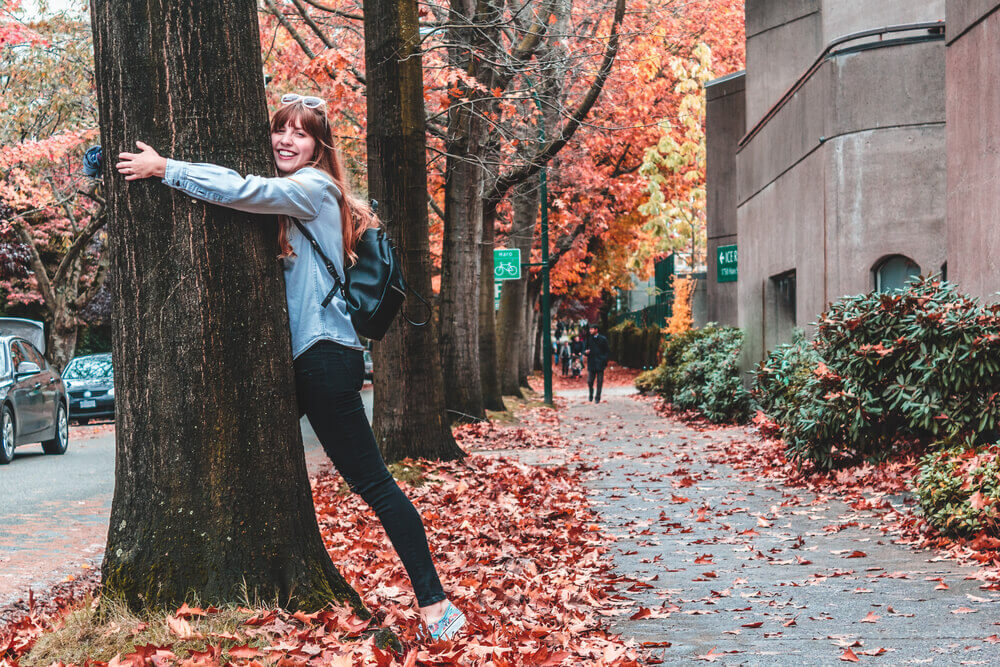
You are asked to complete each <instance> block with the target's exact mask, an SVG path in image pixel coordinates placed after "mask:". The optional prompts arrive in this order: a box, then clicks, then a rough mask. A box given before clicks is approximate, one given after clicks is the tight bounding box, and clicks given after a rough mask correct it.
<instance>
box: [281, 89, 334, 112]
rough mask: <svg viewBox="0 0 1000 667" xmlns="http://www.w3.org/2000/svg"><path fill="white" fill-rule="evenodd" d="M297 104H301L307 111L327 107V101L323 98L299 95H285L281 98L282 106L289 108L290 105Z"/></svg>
mask: <svg viewBox="0 0 1000 667" xmlns="http://www.w3.org/2000/svg"><path fill="white" fill-rule="evenodd" d="M296 102H301V103H302V106H304V107H305V108H307V109H316V108H318V107H323V106H326V100H324V99H323V98H321V97H313V96H311V95H299V94H298V93H285V94H284V95H282V96H281V105H282V106H287V105H289V104H295V103H296Z"/></svg>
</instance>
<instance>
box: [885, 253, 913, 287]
mask: <svg viewBox="0 0 1000 667" xmlns="http://www.w3.org/2000/svg"><path fill="white" fill-rule="evenodd" d="M874 273H875V291H876V292H894V291H896V290H901V289H904V288H905V287H906V283H907V282H908V281H909V280H910V278H914V277H916V276H919V275H920V267H919V266H917V263H916V262H914V261H913V260H912V259H910V258H909V257H904V256H903V255H892V256H891V257H886V258H885V259H883V260H882V261H881V262H880V263H879V264H877V265H876V266H875V271H874Z"/></svg>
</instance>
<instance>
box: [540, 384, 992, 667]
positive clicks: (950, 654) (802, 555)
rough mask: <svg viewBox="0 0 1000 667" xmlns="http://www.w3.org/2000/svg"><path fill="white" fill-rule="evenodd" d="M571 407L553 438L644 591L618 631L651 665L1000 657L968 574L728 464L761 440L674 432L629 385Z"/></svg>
mask: <svg viewBox="0 0 1000 667" xmlns="http://www.w3.org/2000/svg"><path fill="white" fill-rule="evenodd" d="M566 400H567V404H566V407H565V409H564V411H563V412H562V415H561V420H560V422H561V423H560V428H561V429H562V432H563V434H564V435H565V436H566V437H567V438H570V439H572V440H574V441H575V443H576V444H577V445H578V446H579V447H580V448H581V450H583V451H585V452H588V455H587V458H589V459H590V460H591V462H592V463H593V464H594V465H595V466H596V469H595V470H594V471H593V472H592V473H591V474H590V479H589V481H588V482H587V484H588V487H589V488H590V490H591V503H592V505H593V506H594V507H595V509H596V510H597V511H598V513H599V514H600V515H601V517H602V520H603V522H604V523H605V525H606V526H607V528H608V530H610V531H611V532H612V533H614V534H615V535H616V537H617V538H618V541H617V544H616V547H615V560H616V567H617V569H618V573H619V574H621V575H624V576H626V577H634V578H636V579H640V580H642V581H644V582H645V583H643V584H638V585H633V586H631V587H630V589H629V593H628V594H629V595H630V596H633V597H635V598H637V599H638V601H639V604H640V608H639V609H637V610H636V611H634V612H632V613H631V614H628V615H622V616H618V617H617V619H616V623H615V625H614V628H613V629H614V630H615V631H617V632H621V633H623V634H624V635H625V636H632V637H635V638H636V639H637V640H639V641H640V642H644V643H646V644H647V649H646V650H647V653H648V655H647V662H650V663H653V662H655V661H656V660H657V659H662V660H663V661H664V662H667V663H686V662H690V661H692V660H695V659H697V658H699V657H700V658H703V659H705V660H713V661H718V662H721V663H723V664H747V663H749V664H789V665H791V664H803V663H804V664H839V661H840V660H848V661H853V660H855V659H857V660H860V661H862V662H875V663H880V664H905V663H917V662H927V661H928V660H933V662H934V663H936V664H951V663H958V662H960V661H963V660H971V661H974V662H975V661H982V662H984V663H992V662H996V661H997V660H998V659H1000V650H998V648H997V646H996V645H995V644H996V643H997V642H1000V636H998V635H997V633H998V631H1000V627H998V626H996V625H994V624H993V621H994V620H996V617H997V614H996V611H997V609H998V608H1000V607H998V606H997V605H998V603H1000V596H998V594H997V593H995V592H992V591H985V590H981V588H980V584H981V583H982V582H981V581H979V580H977V579H975V578H974V577H976V576H977V570H976V569H975V568H973V567H965V566H962V565H960V564H958V563H956V562H955V561H952V560H946V559H943V558H941V557H940V555H939V554H938V553H935V552H931V551H926V552H917V551H913V550H910V549H908V548H906V547H903V546H900V545H898V544H894V543H892V541H891V539H892V538H891V536H887V535H885V534H883V533H882V531H880V530H879V527H878V525H877V524H878V517H877V515H876V514H874V513H873V512H872V511H871V510H868V509H864V508H865V507H867V505H865V504H864V503H855V504H856V505H857V508H852V507H850V506H848V505H847V504H845V503H843V502H840V501H839V500H837V499H836V498H834V497H830V496H825V495H817V494H815V493H811V492H808V491H805V490H802V489H798V488H789V487H785V486H784V485H782V484H781V483H780V482H776V481H775V480H773V479H768V478H766V477H763V478H762V477H761V476H760V475H759V474H756V473H755V472H753V471H752V470H749V469H748V470H742V471H740V470H734V468H733V467H732V466H731V465H727V464H726V463H724V461H726V460H730V459H731V458H732V457H733V456H739V453H740V452H741V451H750V448H754V447H759V446H760V443H759V441H758V440H757V439H756V437H751V436H750V435H749V434H748V432H747V431H746V430H745V429H743V428H738V427H727V428H722V427H692V426H689V425H685V424H682V423H680V422H678V421H676V420H672V419H669V418H664V417H661V416H659V415H657V414H656V412H655V410H654V403H653V402H652V401H649V400H642V399H640V400H636V399H635V398H632V397H631V396H629V395H628V392H627V390H625V389H619V390H615V391H611V392H608V395H607V400H606V401H604V402H602V403H601V404H599V405H594V404H592V403H588V402H586V400H585V397H584V398H583V399H581V398H578V397H575V396H567V399H566ZM970 577H973V578H970ZM630 616H631V618H630ZM668 642H669V644H670V645H669V646H666V645H664V646H662V647H655V646H653V647H650V646H648V645H649V644H653V645H655V644H658V643H664V644H666V643H668Z"/></svg>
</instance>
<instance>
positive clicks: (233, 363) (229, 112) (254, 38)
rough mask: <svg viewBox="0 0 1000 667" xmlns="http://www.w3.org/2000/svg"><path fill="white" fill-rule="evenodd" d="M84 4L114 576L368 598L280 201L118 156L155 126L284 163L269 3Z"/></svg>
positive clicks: (291, 599) (161, 589)
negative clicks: (108, 384)
mask: <svg viewBox="0 0 1000 667" xmlns="http://www.w3.org/2000/svg"><path fill="white" fill-rule="evenodd" d="M91 16H92V25H93V30H94V50H95V55H96V57H95V61H96V74H97V82H98V86H97V87H98V108H99V111H100V126H101V135H102V139H103V145H104V148H105V155H107V156H108V159H106V160H105V167H104V179H105V182H106V184H107V211H108V215H109V236H110V255H111V265H112V271H113V275H114V276H115V279H114V281H113V287H112V292H113V303H114V305H113V321H114V324H113V341H114V342H113V352H114V359H115V367H116V368H115V371H116V372H115V385H116V387H115V388H116V394H117V396H116V400H117V402H118V410H117V416H118V424H117V426H118V427H117V429H116V445H117V454H116V480H115V496H114V501H113V503H112V508H111V528H110V531H109V535H108V545H107V551H106V553H105V558H104V565H103V568H102V575H103V592H104V596H106V597H107V598H109V599H111V598H120V599H122V600H124V601H125V602H127V603H128V604H129V605H130V606H131V607H134V608H138V607H151V606H159V605H172V604H177V603H178V602H180V601H182V600H184V599H185V598H187V597H188V596H192V595H193V596H196V597H197V598H198V600H200V601H201V602H202V603H216V604H219V603H227V602H238V601H240V600H243V599H246V597H247V596H249V597H250V598H251V599H262V600H274V599H275V598H277V601H278V602H279V603H280V604H282V605H285V606H290V607H293V608H305V609H316V608H319V607H322V606H324V605H326V604H327V603H329V602H333V601H344V602H347V603H349V604H350V605H352V606H353V607H355V608H356V609H358V610H359V611H360V612H361V613H366V612H365V611H364V608H363V605H362V603H361V600H360V598H359V597H358V595H357V594H356V593H355V592H354V590H353V589H352V588H351V587H350V586H349V585H348V584H347V583H346V582H345V581H344V579H343V578H342V577H341V576H340V574H339V573H338V572H337V570H336V568H335V567H334V565H333V563H332V562H331V561H330V557H329V555H328V554H327V552H326V550H325V548H324V546H323V542H322V540H321V538H320V534H319V529H318V526H317V524H316V515H315V511H314V508H313V504H312V498H311V494H310V487H309V480H308V477H307V473H306V466H305V457H304V454H303V450H302V441H301V434H300V431H299V420H298V412H297V409H296V406H295V393H294V392H295V389H294V380H293V373H292V364H291V349H290V341H289V333H288V317H287V311H286V307H285V302H284V290H283V285H282V274H281V267H280V262H278V261H276V258H277V256H278V245H277V238H276V237H277V234H276V225H275V220H274V219H273V218H265V217H261V216H251V215H247V214H244V213H240V212H237V211H234V210H231V209H227V208H222V207H218V206H212V205H207V204H204V203H201V202H198V201H195V200H192V199H191V198H190V197H187V196H183V195H181V194H180V193H178V192H177V191H174V190H170V189H168V188H166V187H164V186H163V185H161V184H160V183H157V182H155V181H153V180H145V181H133V182H131V183H127V182H126V181H124V180H122V179H121V178H120V177H118V176H117V175H116V174H114V170H113V165H114V163H115V159H114V156H116V155H117V154H118V153H119V152H120V151H122V150H126V149H129V150H131V149H133V145H134V141H135V140H137V139H143V140H145V141H147V142H148V143H150V144H152V145H153V146H156V147H159V148H161V149H162V150H163V151H164V152H165V153H166V154H167V155H171V156H173V157H176V158H179V159H198V160H209V161H213V162H217V163H220V164H223V165H227V166H231V167H233V168H235V169H237V170H239V171H241V172H242V173H257V174H267V173H273V170H274V166H273V159H272V157H271V155H270V150H269V140H268V130H267V116H266V108H265V101H264V89H263V77H262V76H261V74H260V43H259V41H258V27H257V13H256V4H255V2H254V0H228V1H227V2H203V1H202V0H173V1H171V2H166V1H164V0H146V1H144V2H134V1H132V0H92V2H91ZM247 359H252V360H253V362H252V363H253V367H252V368H248V366H247Z"/></svg>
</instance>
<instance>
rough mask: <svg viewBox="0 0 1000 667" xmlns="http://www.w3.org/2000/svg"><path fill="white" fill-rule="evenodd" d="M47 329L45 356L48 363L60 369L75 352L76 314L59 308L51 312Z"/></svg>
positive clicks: (77, 330) (77, 328)
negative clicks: (50, 319)
mask: <svg viewBox="0 0 1000 667" xmlns="http://www.w3.org/2000/svg"><path fill="white" fill-rule="evenodd" d="M48 329H49V335H48V340H47V341H46V344H45V357H46V359H48V360H49V363H51V364H52V365H53V366H54V367H56V368H58V369H59V370H60V371H62V369H64V368H66V364H68V363H69V360H70V359H72V358H73V354H74V353H75V352H76V338H77V334H78V332H79V325H78V324H77V321H76V316H75V315H72V314H70V313H69V312H67V311H66V310H65V309H61V310H60V311H57V312H55V313H53V315H52V321H51V322H50V323H49V327H48Z"/></svg>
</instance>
